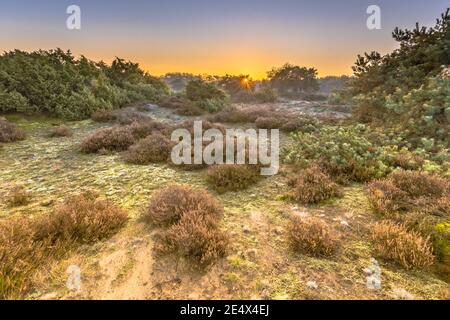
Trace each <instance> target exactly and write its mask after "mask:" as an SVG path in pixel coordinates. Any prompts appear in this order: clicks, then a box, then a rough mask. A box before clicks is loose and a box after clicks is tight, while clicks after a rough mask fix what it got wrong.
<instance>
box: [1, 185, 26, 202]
mask: <svg viewBox="0 0 450 320" xmlns="http://www.w3.org/2000/svg"><path fill="white" fill-rule="evenodd" d="M30 200H31V195H30V193H29V192H28V191H27V190H26V189H25V188H24V187H23V186H15V187H13V188H12V189H11V190H10V192H9V194H8V197H7V199H6V203H7V204H8V205H9V206H10V207H20V206H24V205H27V204H28V203H29V202H30Z"/></svg>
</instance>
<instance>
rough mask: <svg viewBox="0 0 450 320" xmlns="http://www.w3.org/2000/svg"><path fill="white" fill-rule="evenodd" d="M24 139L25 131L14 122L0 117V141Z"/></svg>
mask: <svg viewBox="0 0 450 320" xmlns="http://www.w3.org/2000/svg"><path fill="white" fill-rule="evenodd" d="M24 139H25V132H24V131H23V130H22V129H19V128H18V127H17V126H16V125H15V124H14V123H11V122H9V121H7V120H6V119H4V118H0V143H2V142H4V143H8V142H15V141H21V140H24Z"/></svg>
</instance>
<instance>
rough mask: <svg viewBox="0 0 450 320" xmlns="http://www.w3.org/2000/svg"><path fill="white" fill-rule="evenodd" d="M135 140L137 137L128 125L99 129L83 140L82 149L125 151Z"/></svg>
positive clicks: (89, 150) (85, 151) (95, 151)
mask: <svg viewBox="0 0 450 320" xmlns="http://www.w3.org/2000/svg"><path fill="white" fill-rule="evenodd" d="M134 141H135V138H134V136H133V134H132V132H131V131H130V130H129V128H127V127H113V128H104V129H98V130H96V131H94V133H92V134H91V135H89V136H88V137H87V138H85V139H84V140H83V142H82V143H81V151H82V152H84V153H97V152H99V151H101V150H107V151H123V150H126V149H128V147H130V146H131V145H132V144H133V143H134Z"/></svg>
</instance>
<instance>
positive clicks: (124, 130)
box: [81, 119, 171, 153]
mask: <svg viewBox="0 0 450 320" xmlns="http://www.w3.org/2000/svg"><path fill="white" fill-rule="evenodd" d="M170 131H171V127H170V126H168V125H166V124H164V123H160V122H156V121H153V120H148V119H147V120H146V121H139V122H133V123H132V124H130V125H126V126H115V127H112V128H102V129H98V130H96V131H94V132H93V133H92V134H91V135H89V136H88V137H87V138H85V139H84V140H83V142H82V143H81V151H82V152H84V153H97V152H99V151H105V150H106V151H124V150H127V149H128V148H129V147H130V146H131V145H133V144H134V143H135V141H137V140H140V139H143V138H145V137H147V136H149V135H151V134H152V133H160V134H163V135H168V134H169V133H170Z"/></svg>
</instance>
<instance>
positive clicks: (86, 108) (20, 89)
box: [0, 49, 169, 119]
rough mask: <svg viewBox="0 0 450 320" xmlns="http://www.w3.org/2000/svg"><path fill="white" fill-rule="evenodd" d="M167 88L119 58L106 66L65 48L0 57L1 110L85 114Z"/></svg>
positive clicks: (156, 95)
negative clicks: (75, 55) (76, 54)
mask: <svg viewBox="0 0 450 320" xmlns="http://www.w3.org/2000/svg"><path fill="white" fill-rule="evenodd" d="M168 92H169V89H168V87H167V86H166V84H165V83H164V82H163V81H161V80H159V79H158V78H156V77H153V76H151V75H149V74H148V73H146V72H144V71H143V70H142V69H140V68H139V65H138V64H137V63H133V62H129V61H124V60H123V59H120V58H116V59H115V60H114V61H113V62H112V64H111V65H107V64H106V63H104V62H102V61H101V62H94V61H91V60H88V59H87V58H86V57H84V56H81V57H80V58H79V59H76V58H74V56H73V55H72V54H71V52H70V51H67V52H65V51H63V50H61V49H56V50H49V51H44V50H39V51H35V52H30V53H28V52H24V51H19V50H15V51H11V52H6V53H4V54H3V55H1V56H0V112H24V113H34V112H39V113H49V114H52V115H56V116H60V117H64V118H69V119H83V118H87V117H89V116H90V115H91V114H92V113H93V112H95V111H98V110H111V109H113V108H118V107H122V106H125V105H127V104H130V103H134V102H138V101H158V100H159V99H160V98H161V97H162V96H164V95H167V94H168Z"/></svg>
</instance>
